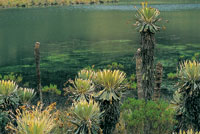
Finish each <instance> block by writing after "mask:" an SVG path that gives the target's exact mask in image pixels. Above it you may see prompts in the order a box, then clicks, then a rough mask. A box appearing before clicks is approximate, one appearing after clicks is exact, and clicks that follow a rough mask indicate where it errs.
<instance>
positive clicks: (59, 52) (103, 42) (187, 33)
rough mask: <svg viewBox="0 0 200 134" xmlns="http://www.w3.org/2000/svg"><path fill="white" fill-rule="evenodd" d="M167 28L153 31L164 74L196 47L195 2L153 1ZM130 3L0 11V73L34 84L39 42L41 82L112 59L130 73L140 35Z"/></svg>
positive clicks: (58, 80) (199, 11) (199, 14)
mask: <svg viewBox="0 0 200 134" xmlns="http://www.w3.org/2000/svg"><path fill="white" fill-rule="evenodd" d="M154 6H155V7H157V8H159V9H160V10H161V17H162V18H163V20H165V19H167V20H169V23H164V22H163V24H161V26H162V25H165V26H166V27H167V29H166V30H165V31H161V32H159V33H158V34H157V35H156V40H157V41H156V42H157V45H156V62H157V61H160V62H161V63H162V64H163V65H164V71H165V77H166V74H167V73H169V72H175V71H176V67H177V62H178V57H179V56H181V55H186V57H191V56H192V55H193V54H194V53H195V52H198V51H199V50H200V35H199V31H200V27H199V22H200V4H189V5H185V4H182V5H168V6H166V5H154ZM134 13H135V10H134V8H133V6H126V5H123V6H101V5H99V6H69V7H48V8H30V9H2V10H0V73H2V74H4V73H8V72H15V73H21V74H22V75H23V76H24V80H23V81H24V82H30V83H31V86H32V87H34V86H35V64H34V52H33V48H34V43H35V42H36V41H39V42H40V43H41V72H42V85H46V84H49V83H54V84H58V85H59V87H62V85H63V83H64V82H65V81H67V80H68V78H70V77H74V76H75V74H76V72H77V71H78V70H80V69H82V68H84V67H86V66H91V65H95V66H96V67H99V68H103V67H105V66H106V65H107V64H110V63H112V62H119V63H121V64H123V65H124V66H125V71H126V72H127V73H128V74H130V73H134V72H135V61H134V59H133V57H134V53H135V51H136V50H137V48H138V47H139V46H140V44H139V41H140V35H139V33H138V32H137V31H136V30H135V27H134V26H132V24H133V22H134Z"/></svg>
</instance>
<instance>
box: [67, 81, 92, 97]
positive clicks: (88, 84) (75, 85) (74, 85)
mask: <svg viewBox="0 0 200 134" xmlns="http://www.w3.org/2000/svg"><path fill="white" fill-rule="evenodd" d="M69 83H70V84H71V85H70V86H69V87H67V88H66V89H64V90H65V91H66V94H67V93H72V94H73V97H74V98H75V101H80V100H81V99H86V100H87V101H89V98H90V97H91V95H92V92H93V91H94V84H93V83H92V81H91V80H89V79H88V80H84V79H80V78H77V79H75V81H73V80H69Z"/></svg>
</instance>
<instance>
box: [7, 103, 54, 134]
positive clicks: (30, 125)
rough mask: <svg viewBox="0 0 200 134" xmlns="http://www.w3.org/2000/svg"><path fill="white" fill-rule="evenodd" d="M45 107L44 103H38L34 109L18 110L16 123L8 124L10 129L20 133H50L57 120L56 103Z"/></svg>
mask: <svg viewBox="0 0 200 134" xmlns="http://www.w3.org/2000/svg"><path fill="white" fill-rule="evenodd" d="M42 109H43V105H42V104H40V103H38V104H37V106H36V107H34V106H33V107H32V109H30V110H29V109H26V108H25V109H22V112H20V110H17V115H16V123H17V127H15V126H14V125H13V124H10V125H9V126H8V129H10V130H12V131H13V132H15V133H18V134H50V132H51V131H52V129H53V128H54V127H55V126H56V122H55V113H54V112H53V110H54V109H55V103H53V104H51V105H49V106H48V107H47V108H45V109H44V110H42Z"/></svg>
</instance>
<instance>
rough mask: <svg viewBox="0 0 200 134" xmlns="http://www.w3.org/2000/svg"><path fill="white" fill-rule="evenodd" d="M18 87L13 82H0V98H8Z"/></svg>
mask: <svg viewBox="0 0 200 134" xmlns="http://www.w3.org/2000/svg"><path fill="white" fill-rule="evenodd" d="M17 88H18V86H17V85H16V83H15V82H14V81H10V80H8V81H6V80H1V81H0V96H9V95H11V94H12V93H14V92H15V91H16V90H17Z"/></svg>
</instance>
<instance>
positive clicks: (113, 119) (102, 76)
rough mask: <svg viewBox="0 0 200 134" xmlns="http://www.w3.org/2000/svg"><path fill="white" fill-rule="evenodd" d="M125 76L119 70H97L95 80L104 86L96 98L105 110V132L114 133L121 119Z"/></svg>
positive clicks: (103, 119) (103, 118) (103, 120)
mask: <svg viewBox="0 0 200 134" xmlns="http://www.w3.org/2000/svg"><path fill="white" fill-rule="evenodd" d="M125 78H126V74H125V73H124V72H121V71H119V70H113V71H112V70H102V71H98V72H96V76H95V81H96V83H98V84H99V85H101V86H102V87H103V90H101V91H99V92H98V93H97V95H96V98H97V100H98V101H99V103H100V110H101V111H104V112H105V113H104V114H103V116H102V121H101V128H102V129H103V133H104V134H110V133H112V131H114V130H115V125H116V124H117V122H118V120H119V117H120V97H121V90H122V89H123V88H124V86H123V81H124V80H125Z"/></svg>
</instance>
